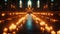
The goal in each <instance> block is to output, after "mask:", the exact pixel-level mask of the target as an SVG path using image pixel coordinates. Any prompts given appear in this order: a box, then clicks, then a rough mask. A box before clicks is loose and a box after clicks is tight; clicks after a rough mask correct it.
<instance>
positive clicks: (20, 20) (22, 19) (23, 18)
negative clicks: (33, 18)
mask: <svg viewBox="0 0 60 34" xmlns="http://www.w3.org/2000/svg"><path fill="white" fill-rule="evenodd" d="M27 15H28V14H27ZM27 15H26V16H24V17H22V18H20V19H19V20H18V22H17V23H16V25H18V24H19V23H21V22H22V21H24V20H25V18H26V17H27Z"/></svg>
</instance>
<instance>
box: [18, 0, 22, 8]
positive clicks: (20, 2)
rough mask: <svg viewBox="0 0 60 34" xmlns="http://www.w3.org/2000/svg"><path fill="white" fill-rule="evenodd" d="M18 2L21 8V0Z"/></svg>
mask: <svg viewBox="0 0 60 34" xmlns="http://www.w3.org/2000/svg"><path fill="white" fill-rule="evenodd" d="M19 4H20V8H22V1H21V0H20V1H19Z"/></svg>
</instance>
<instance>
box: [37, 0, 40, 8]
mask: <svg viewBox="0 0 60 34" xmlns="http://www.w3.org/2000/svg"><path fill="white" fill-rule="evenodd" d="M37 7H38V8H39V7H40V1H39V0H38V1H37Z"/></svg>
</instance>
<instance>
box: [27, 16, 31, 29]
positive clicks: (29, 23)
mask: <svg viewBox="0 0 60 34" xmlns="http://www.w3.org/2000/svg"><path fill="white" fill-rule="evenodd" d="M26 27H27V29H28V30H31V29H32V16H31V15H28V16H27V23H26Z"/></svg>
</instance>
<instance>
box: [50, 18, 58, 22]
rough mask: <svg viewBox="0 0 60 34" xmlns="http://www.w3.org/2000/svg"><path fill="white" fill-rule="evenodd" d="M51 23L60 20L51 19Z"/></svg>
mask: <svg viewBox="0 0 60 34" xmlns="http://www.w3.org/2000/svg"><path fill="white" fill-rule="evenodd" d="M50 21H52V22H56V21H58V20H56V19H50Z"/></svg>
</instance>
